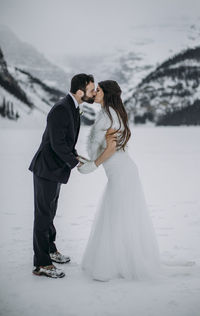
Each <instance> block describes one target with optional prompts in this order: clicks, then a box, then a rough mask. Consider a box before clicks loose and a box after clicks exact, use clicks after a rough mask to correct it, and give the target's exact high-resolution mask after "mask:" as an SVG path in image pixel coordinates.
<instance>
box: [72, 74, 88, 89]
mask: <svg viewBox="0 0 200 316" xmlns="http://www.w3.org/2000/svg"><path fill="white" fill-rule="evenodd" d="M90 82H94V77H93V76H92V75H86V74H78V75H75V76H74V77H73V78H72V80H71V88H70V92H71V93H76V91H78V90H82V91H84V92H85V91H86V86H87V85H88V84H89V83H90Z"/></svg>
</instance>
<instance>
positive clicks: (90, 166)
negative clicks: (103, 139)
mask: <svg viewBox="0 0 200 316" xmlns="http://www.w3.org/2000/svg"><path fill="white" fill-rule="evenodd" d="M97 168H98V166H97V165H96V164H95V161H92V160H91V161H87V162H85V163H83V164H82V165H81V166H80V167H79V166H78V171H79V172H80V173H83V174H87V173H90V172H93V171H95V170H96V169H97Z"/></svg>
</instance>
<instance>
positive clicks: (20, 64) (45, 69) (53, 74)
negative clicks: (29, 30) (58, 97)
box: [0, 25, 70, 91]
mask: <svg viewBox="0 0 200 316" xmlns="http://www.w3.org/2000/svg"><path fill="white" fill-rule="evenodd" d="M0 46H1V48H2V50H3V52H4V55H5V58H6V60H7V62H8V64H9V65H10V66H13V67H17V68H20V69H22V70H24V71H27V72H29V73H31V74H32V75H33V76H34V77H37V78H39V79H40V80H41V81H43V82H44V83H46V84H47V85H49V86H53V87H56V88H58V89H61V90H63V91H65V90H67V89H69V84H70V75H68V74H67V73H66V72H64V71H63V70H62V69H61V68H59V67H58V66H56V65H54V64H53V63H51V62H50V61H49V60H48V59H46V58H45V57H44V56H43V55H42V54H41V53H39V52H38V51H37V50H36V49H35V48H34V47H33V46H32V45H30V44H28V43H26V42H23V41H21V40H20V39H19V38H18V37H17V35H16V34H15V33H14V32H13V31H12V30H11V29H10V28H8V27H7V26H4V25H0Z"/></svg>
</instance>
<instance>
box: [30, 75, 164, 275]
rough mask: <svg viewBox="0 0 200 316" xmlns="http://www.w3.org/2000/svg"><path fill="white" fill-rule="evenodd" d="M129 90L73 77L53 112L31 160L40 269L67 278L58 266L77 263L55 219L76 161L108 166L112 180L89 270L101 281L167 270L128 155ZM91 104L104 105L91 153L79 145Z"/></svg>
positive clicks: (89, 167)
mask: <svg viewBox="0 0 200 316" xmlns="http://www.w3.org/2000/svg"><path fill="white" fill-rule="evenodd" d="M121 92H122V91H121V89H120V87H119V85H118V83H117V82H116V81H113V80H105V81H101V82H99V83H98V85H97V88H96V90H95V84H94V78H93V76H92V75H87V74H77V75H75V76H74V77H73V78H72V80H71V88H70V92H69V94H67V95H66V96H65V97H64V98H62V99H61V100H59V101H58V102H57V103H56V104H55V105H54V106H53V107H52V108H51V110H50V111H49V113H48V115H47V124H46V128H45V131H44V134H43V136H42V141H41V144H40V146H39V149H38V150H37V152H36V154H35V156H34V157H33V160H32V162H31V164H30V166H29V170H31V171H32V172H33V184H34V228H33V249H34V259H33V261H34V262H33V265H34V269H33V273H34V275H37V276H42V275H44V276H48V277H51V278H61V277H64V276H65V273H64V271H63V270H62V269H59V268H57V266H56V265H55V264H54V263H55V262H56V263H58V264H59V263H60V264H64V263H69V262H70V257H69V256H65V255H63V254H61V253H60V252H59V251H58V249H57V247H56V244H55V240H56V229H55V226H54V223H53V220H54V217H55V215H56V209H57V204H58V198H59V193H60V188H61V184H65V183H67V182H68V179H69V177H70V173H71V170H72V169H73V168H74V167H77V168H78V171H79V172H80V173H82V174H87V173H90V172H94V171H95V170H96V169H97V168H99V166H100V165H103V168H104V170H105V173H106V176H107V178H108V181H107V184H106V187H105V190H104V192H103V196H102V198H101V200H100V202H99V207H98V210H97V212H96V214H95V218H94V222H93V224H92V227H91V233H90V236H89V240H88V243H87V246H86V249H85V251H84V254H83V258H82V262H81V267H82V270H83V273H86V274H87V275H88V276H89V277H90V278H92V279H94V280H99V281H108V280H111V279H114V278H125V279H133V280H140V279H145V278H149V277H150V278H152V277H154V276H155V275H157V274H158V273H159V271H160V255H159V248H158V243H157V240H156V235H155V231H154V227H153V223H152V220H151V217H150V215H149V212H148V208H147V205H146V200H145V196H144V192H143V188H142V184H141V181H140V177H139V173H138V169H137V166H136V164H135V162H134V161H133V159H132V158H131V156H130V155H129V153H128V145H127V144H128V141H129V139H130V137H131V132H130V128H129V124H128V116H127V112H126V110H125V107H124V105H123V102H122V99H121ZM83 102H88V103H91V104H92V103H94V102H95V103H98V104H100V106H101V109H100V111H99V112H98V115H97V118H96V120H95V123H94V124H93V126H92V127H91V130H90V133H89V137H88V142H87V150H88V156H89V157H90V159H87V158H84V157H82V156H81V155H79V154H78V153H77V151H76V149H75V146H76V143H77V139H78V135H79V129H80V113H79V104H81V103H83ZM66 211H67V210H66Z"/></svg>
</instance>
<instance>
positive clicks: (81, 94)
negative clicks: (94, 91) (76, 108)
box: [76, 89, 84, 98]
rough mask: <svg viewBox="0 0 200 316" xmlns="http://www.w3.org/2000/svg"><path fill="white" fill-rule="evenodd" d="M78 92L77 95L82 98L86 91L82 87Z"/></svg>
mask: <svg viewBox="0 0 200 316" xmlns="http://www.w3.org/2000/svg"><path fill="white" fill-rule="evenodd" d="M76 93H77V95H78V97H79V98H82V97H83V96H84V92H83V91H82V90H80V89H79V90H77V92H76Z"/></svg>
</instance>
